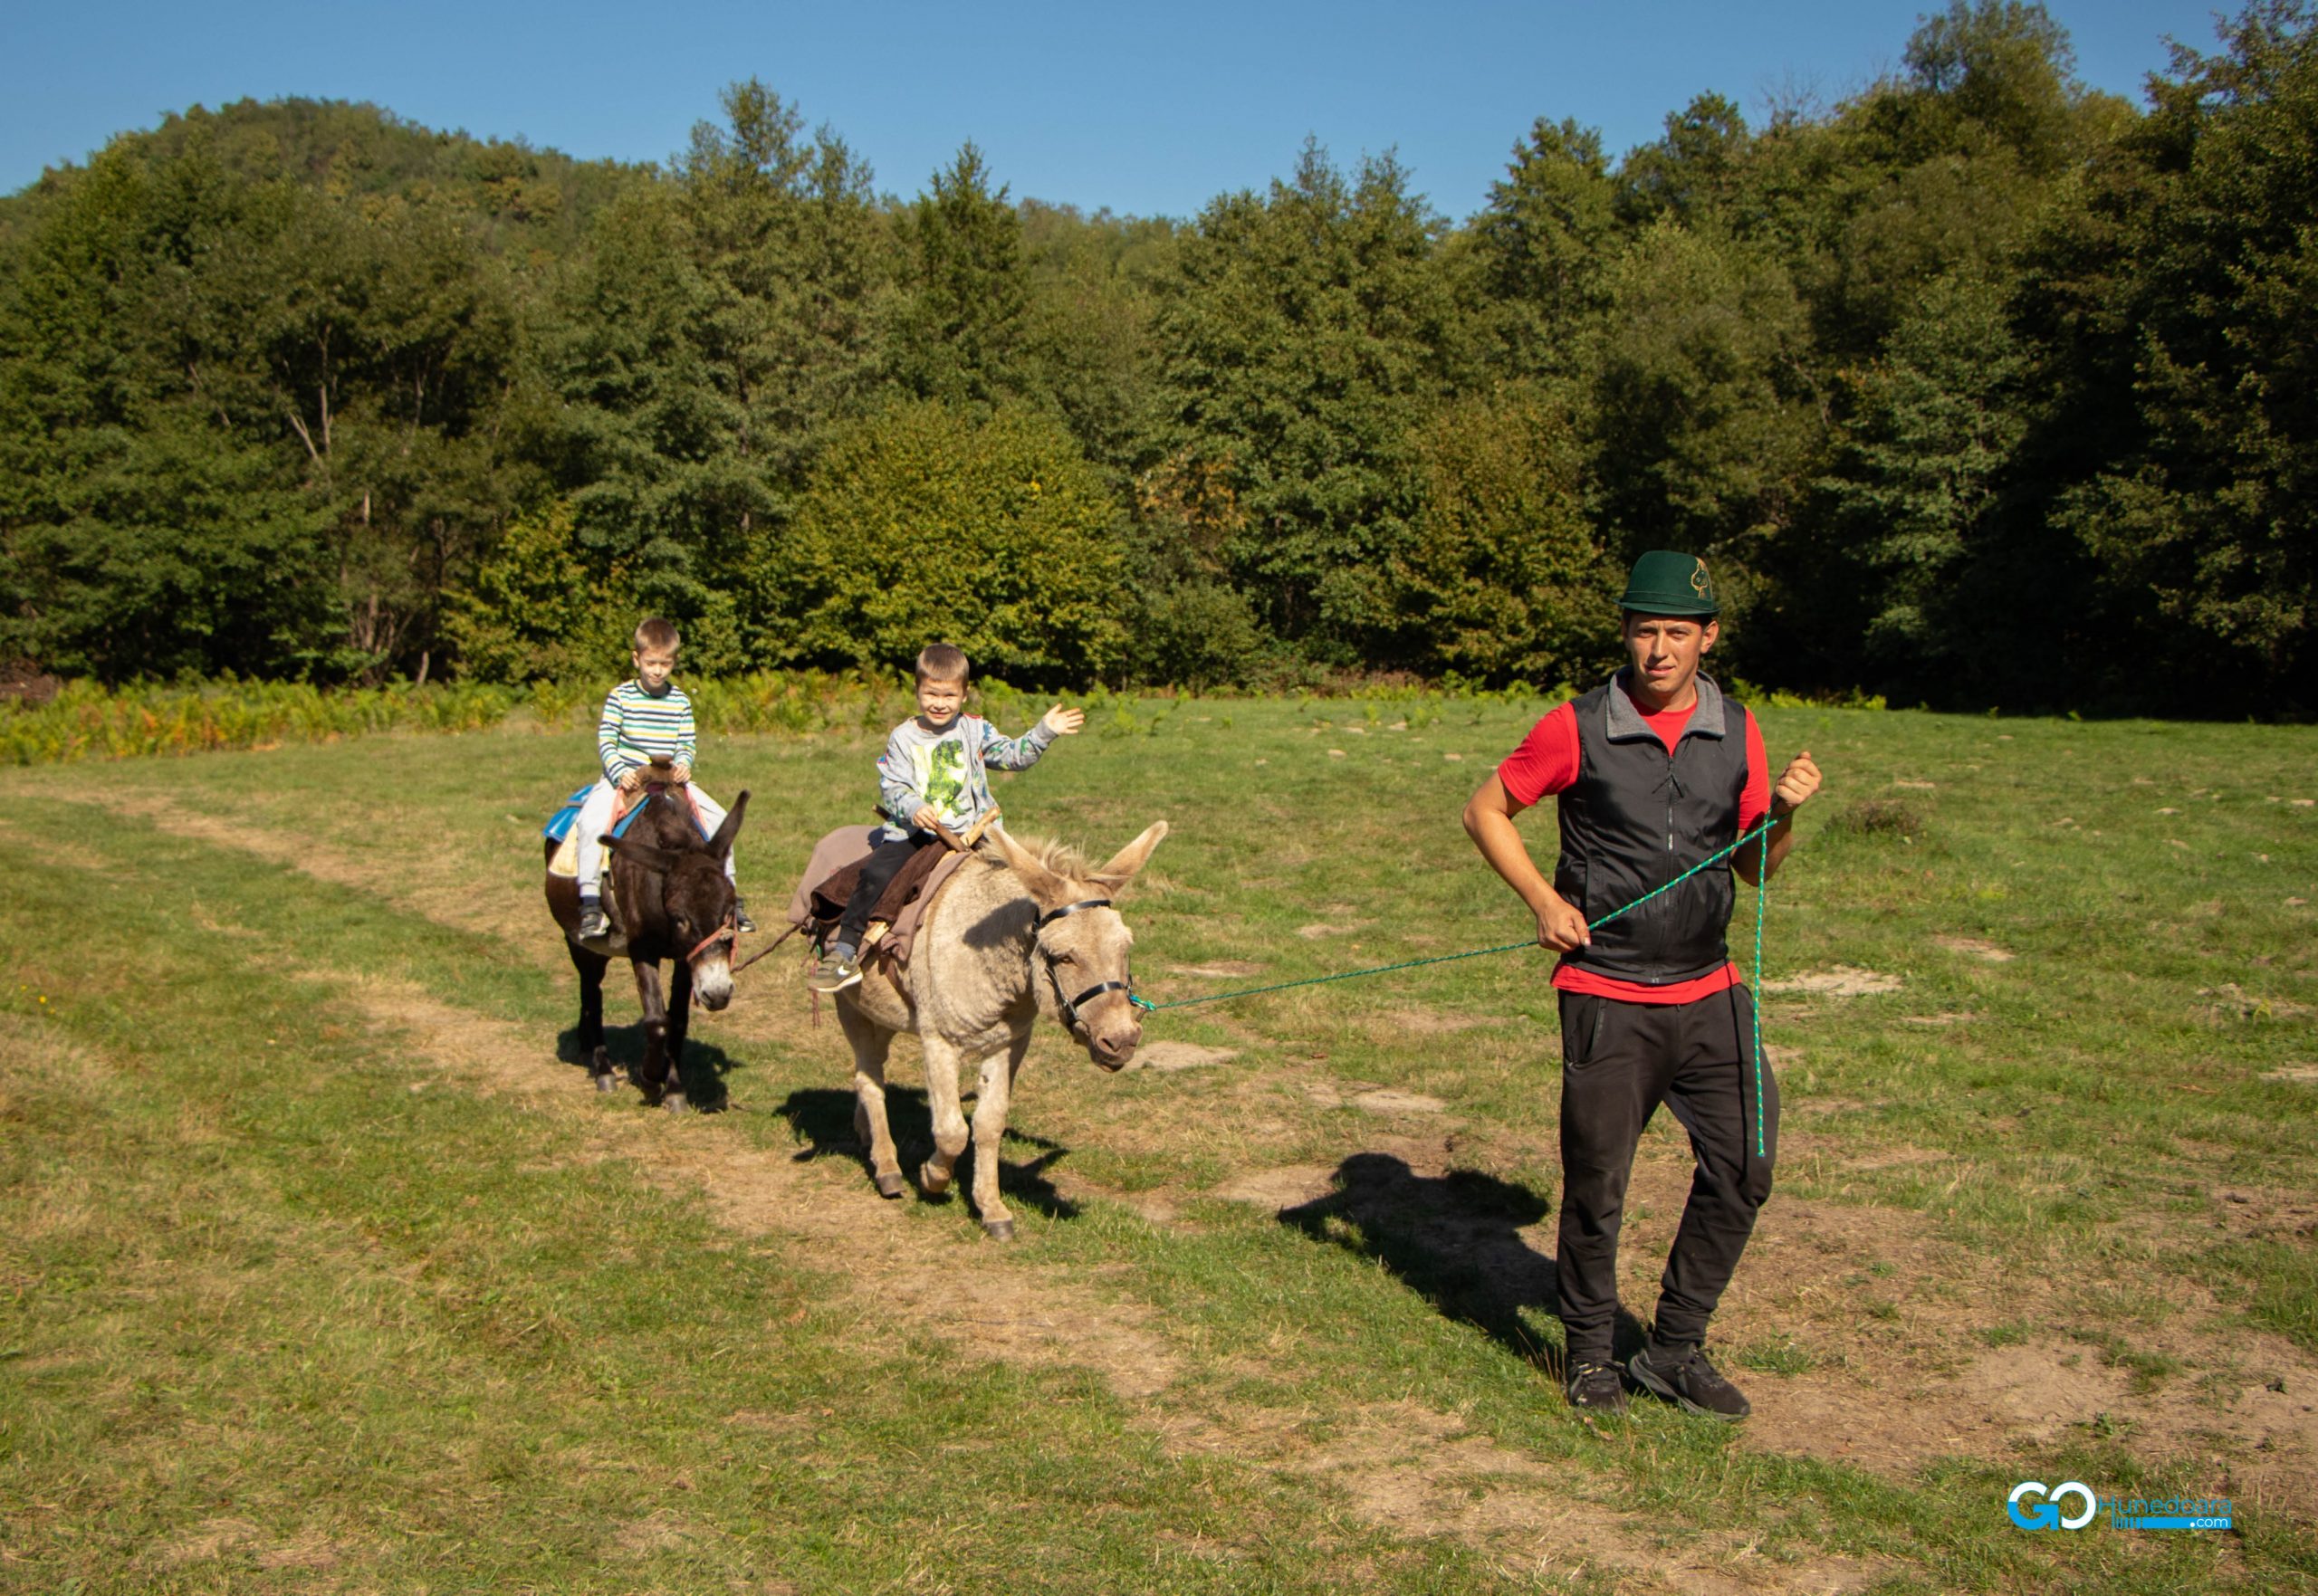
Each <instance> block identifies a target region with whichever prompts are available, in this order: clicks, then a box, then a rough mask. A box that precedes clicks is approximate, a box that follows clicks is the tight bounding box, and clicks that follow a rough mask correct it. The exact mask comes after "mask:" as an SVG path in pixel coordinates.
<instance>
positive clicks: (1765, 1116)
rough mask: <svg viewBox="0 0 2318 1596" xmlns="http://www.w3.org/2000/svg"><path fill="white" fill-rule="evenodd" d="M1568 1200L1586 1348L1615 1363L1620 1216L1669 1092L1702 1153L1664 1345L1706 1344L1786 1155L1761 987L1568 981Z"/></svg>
mask: <svg viewBox="0 0 2318 1596" xmlns="http://www.w3.org/2000/svg"><path fill="white" fill-rule="evenodd" d="M1561 1042H1562V1085H1561V1171H1562V1206H1561V1225H1560V1232H1559V1238H1558V1240H1557V1243H1556V1246H1557V1252H1558V1257H1557V1259H1556V1266H1557V1274H1558V1276H1559V1277H1560V1292H1561V1301H1560V1312H1561V1321H1562V1327H1563V1331H1564V1334H1565V1336H1566V1345H1567V1349H1568V1357H1569V1360H1570V1361H1571V1362H1595V1363H1606V1362H1610V1358H1611V1345H1612V1331H1613V1329H1614V1326H1615V1324H1616V1321H1617V1312H1618V1223H1619V1219H1620V1218H1621V1216H1622V1214H1623V1212H1624V1207H1625V1195H1626V1180H1627V1177H1628V1176H1629V1175H1630V1174H1631V1173H1632V1172H1633V1153H1634V1148H1635V1146H1636V1144H1637V1143H1639V1142H1640V1141H1641V1140H1642V1132H1643V1126H1645V1125H1647V1124H1648V1123H1650V1116H1651V1114H1652V1113H1653V1112H1654V1111H1655V1110H1656V1109H1657V1107H1658V1104H1660V1103H1664V1104H1666V1106H1667V1107H1668V1108H1669V1109H1670V1110H1671V1111H1672V1112H1673V1115H1674V1118H1675V1119H1676V1120H1677V1121H1678V1122H1679V1123H1681V1126H1682V1128H1683V1129H1684V1130H1686V1131H1688V1132H1690V1133H1691V1152H1693V1153H1694V1154H1695V1155H1696V1157H1697V1160H1698V1162H1697V1167H1696V1169H1695V1170H1694V1171H1692V1173H1691V1196H1690V1201H1689V1202H1688V1203H1687V1204H1685V1205H1684V1207H1683V1209H1682V1223H1681V1228H1680V1229H1679V1230H1678V1231H1677V1232H1676V1234H1675V1237H1674V1247H1673V1250H1672V1251H1671V1253H1669V1254H1668V1255H1667V1258H1666V1274H1665V1277H1664V1278H1663V1279H1662V1281H1661V1282H1660V1295H1659V1298H1658V1314H1657V1323H1656V1324H1655V1325H1654V1326H1653V1327H1652V1330H1651V1334H1650V1342H1651V1346H1652V1349H1653V1355H1654V1354H1655V1353H1656V1352H1674V1351H1676V1350H1677V1349H1681V1348H1689V1347H1695V1346H1697V1345H1699V1344H1700V1343H1701V1342H1703V1341H1704V1340H1705V1339H1706V1323H1707V1320H1708V1319H1709V1317H1710V1316H1711V1315H1712V1314H1713V1313H1714V1308H1715V1305H1716V1304H1717V1303H1718V1302H1719V1301H1720V1300H1721V1298H1722V1291H1723V1287H1725V1286H1726V1285H1729V1284H1730V1276H1731V1274H1732V1272H1733V1271H1734V1270H1736V1269H1737V1268H1738V1255H1739V1254H1740V1253H1742V1252H1744V1251H1745V1250H1746V1247H1747V1238H1748V1237H1749V1236H1750V1235H1752V1234H1753V1233H1754V1228H1755V1214H1756V1212H1757V1210H1758V1209H1760V1208H1761V1207H1762V1206H1763V1199H1765V1198H1767V1197H1768V1196H1769V1195H1770V1190H1771V1166H1772V1164H1773V1162H1774V1161H1776V1160H1777V1155H1778V1083H1777V1081H1775V1080H1773V1079H1772V1077H1771V1069H1770V1065H1769V1063H1768V1061H1765V1063H1764V1064H1763V1066H1762V1099H1763V1101H1762V1113H1761V1124H1760V1129H1761V1151H1760V1152H1758V1151H1757V1140H1756V1131H1757V1115H1756V1112H1755V1111H1756V1102H1755V1036H1754V1026H1753V1012H1752V1005H1751V1004H1750V1002H1749V1000H1748V992H1747V989H1746V988H1745V987H1742V986H1733V987H1731V988H1730V989H1729V990H1728V991H1724V992H1717V993H1715V994H1714V995H1713V996H1712V997H1710V998H1701V999H1699V1000H1698V1001H1696V1002H1694V1003H1673V1004H1649V1003H1622V1002H1620V1001H1618V1000H1617V999H1612V998H1597V997H1594V996H1592V995H1590V994H1587V993H1582V992H1564V993H1563V994H1561Z"/></svg>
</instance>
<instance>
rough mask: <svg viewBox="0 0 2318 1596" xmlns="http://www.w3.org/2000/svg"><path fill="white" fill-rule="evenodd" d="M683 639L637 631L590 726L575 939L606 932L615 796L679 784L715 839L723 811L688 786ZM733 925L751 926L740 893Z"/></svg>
mask: <svg viewBox="0 0 2318 1596" xmlns="http://www.w3.org/2000/svg"><path fill="white" fill-rule="evenodd" d="M681 643H682V640H681V639H680V638H679V637H678V636H677V635H676V628H675V626H672V625H670V624H669V623H668V622H666V621H664V620H662V619H660V618H659V617H658V616H653V617H652V618H651V619H649V620H647V621H644V622H642V623H641V624H640V625H638V626H637V628H636V638H635V649H634V652H633V654H632V655H630V658H631V659H632V661H633V662H634V664H635V665H636V674H635V676H634V677H633V678H632V679H631V680H628V681H626V682H623V683H620V684H619V685H618V686H617V687H615V688H613V689H612V690H611V692H610V693H608V694H607V695H606V697H605V699H604V712H603V715H602V717H601V718H600V719H599V721H598V722H597V726H596V754H597V758H598V759H599V761H600V762H601V763H602V766H603V771H604V775H603V779H602V780H600V781H599V782H597V783H596V785H595V786H594V787H593V788H590V789H589V793H588V796H587V797H586V798H584V799H582V800H581V802H580V817H579V820H578V821H577V822H576V824H577V827H578V830H577V832H576V834H575V836H574V838H573V842H574V845H575V848H576V851H577V854H578V859H577V864H578V866H579V874H580V933H579V934H580V940H581V941H594V940H597V939H600V938H602V937H604V936H605V935H607V934H608V933H609V932H610V930H611V925H610V922H609V921H608V919H607V918H606V917H605V914H604V908H603V902H602V898H601V890H602V889H601V886H600V883H601V882H602V880H603V871H604V833H606V832H607V831H609V830H610V829H611V827H612V821H613V809H614V808H615V806H616V805H617V803H618V799H619V798H620V796H621V795H622V794H627V795H631V796H632V795H634V794H636V793H638V792H641V791H643V790H644V788H645V785H646V783H647V782H648V781H660V782H663V783H664V784H666V785H667V786H670V787H680V788H685V791H686V792H687V794H688V795H689V796H690V798H691V799H692V809H693V816H694V819H695V820H697V821H698V823H699V825H700V828H701V832H702V835H704V836H714V834H715V832H716V829H717V827H720V826H722V825H723V824H724V808H723V805H721V804H719V803H718V802H717V801H716V800H715V799H714V798H710V797H709V796H708V795H707V794H706V793H704V792H703V791H701V790H700V788H697V787H694V786H693V785H692V761H693V755H694V744H695V742H696V741H697V738H696V736H695V733H694V726H693V717H692V700H691V699H689V698H687V697H685V690H684V689H683V688H681V687H679V686H677V685H676V684H675V681H674V680H673V678H674V676H675V670H676V650H677V648H678V647H679V646H681ZM724 874H725V877H726V879H728V880H730V881H733V883H734V884H735V886H736V888H737V886H738V884H739V877H738V876H737V874H735V873H734V870H733V856H732V855H731V854H730V853H727V854H726V855H724ZM733 915H734V924H735V927H736V929H738V930H741V931H744V932H749V931H754V930H756V925H755V922H752V921H751V920H750V919H749V912H748V910H747V908H746V907H745V906H743V905H742V903H741V902H740V900H739V898H738V897H737V896H736V897H735V898H734V899H733Z"/></svg>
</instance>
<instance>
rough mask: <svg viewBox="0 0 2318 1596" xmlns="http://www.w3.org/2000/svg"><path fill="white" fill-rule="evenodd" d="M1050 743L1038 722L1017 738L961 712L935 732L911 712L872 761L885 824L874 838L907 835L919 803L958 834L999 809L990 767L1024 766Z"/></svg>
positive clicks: (891, 839)
mask: <svg viewBox="0 0 2318 1596" xmlns="http://www.w3.org/2000/svg"><path fill="white" fill-rule="evenodd" d="M1052 741H1054V733H1053V732H1051V731H1048V730H1047V723H1046V722H1044V721H1043V720H1041V721H1039V722H1037V723H1036V724H1034V725H1032V726H1031V728H1030V730H1029V731H1025V732H1024V733H1022V735H1021V736H1020V737H1001V736H1000V735H999V734H998V731H997V729H996V728H995V727H993V726H992V725H991V723H990V722H988V721H985V720H983V719H982V717H981V716H980V715H960V716H959V717H958V718H957V719H956V720H954V721H953V722H950V724H949V725H947V726H945V727H943V729H942V730H941V731H927V730H926V729H925V728H924V727H923V726H921V725H919V724H918V722H917V717H915V715H913V716H911V717H910V718H909V719H908V720H906V721H904V722H902V723H901V724H900V725H898V726H896V727H895V728H894V734H893V735H892V736H891V737H888V738H887V739H886V751H885V754H884V756H883V757H882V758H880V759H879V760H877V798H878V802H879V803H880V804H881V805H882V806H883V807H884V808H885V811H886V826H885V827H884V829H883V830H881V831H880V832H879V833H878V834H877V838H876V840H877V841H879V842H899V841H901V840H902V839H903V838H905V837H906V836H909V834H910V831H911V829H912V827H911V826H910V818H909V817H911V816H912V815H915V813H917V810H918V807H919V806H920V805H921V804H930V805H932V806H933V807H934V808H935V809H936V810H938V811H939V812H940V813H941V816H942V824H943V825H944V826H947V827H949V828H950V829H951V830H953V831H957V832H963V831H964V830H966V828H967V827H971V826H972V824H973V823H974V822H975V821H976V820H978V819H980V818H981V817H982V816H983V815H984V814H985V813H987V812H988V811H990V810H991V809H994V808H997V807H998V803H997V800H996V799H994V798H991V796H990V773H989V772H990V767H991V766H996V767H997V768H998V769H1001V770H1027V769H1030V767H1031V766H1032V765H1035V764H1037V763H1038V762H1039V755H1040V754H1042V753H1044V752H1046V751H1047V745H1048V744H1049V743H1051V742H1052Z"/></svg>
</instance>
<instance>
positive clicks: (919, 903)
mask: <svg viewBox="0 0 2318 1596" xmlns="http://www.w3.org/2000/svg"><path fill="white" fill-rule="evenodd" d="M877 829H878V828H877V827H871V826H841V827H838V829H837V830H835V831H832V832H830V833H829V835H828V836H824V837H823V838H821V840H820V841H819V842H818V843H816V844H815V845H814V846H813V857H812V859H811V861H810V862H809V864H807V865H806V866H805V874H804V875H803V876H802V877H800V879H799V881H798V883H797V890H796V892H795V893H794V894H791V895H790V900H789V923H790V924H791V925H793V926H795V927H797V928H798V929H799V930H800V931H803V932H809V933H811V934H813V935H815V936H816V937H819V936H820V935H822V934H824V933H826V932H828V931H829V930H830V929H831V928H832V927H834V926H835V925H836V924H837V922H838V920H839V919H841V918H842V917H843V916H844V914H845V906H846V904H847V903H848V902H850V901H851V899H852V897H853V889H854V886H855V885H856V884H857V883H858V882H859V881H860V879H861V867H862V866H863V865H866V864H867V863H868V862H869V852H870V850H871V848H872V847H874V846H876V845H875V843H874V842H873V841H872V840H871V838H872V837H873V836H875V835H876V831H877ZM965 859H966V855H963V854H961V853H958V852H955V851H954V850H953V849H950V848H946V847H943V846H940V845H939V844H935V845H934V846H928V847H923V848H920V849H918V850H917V852H916V853H915V854H913V855H910V858H909V860H908V862H907V863H906V864H905V865H903V866H902V867H901V868H900V869H899V870H898V871H896V872H895V874H894V879H893V880H892V881H891V882H889V883H887V884H886V890H885V892H884V893H883V894H881V895H880V896H879V897H878V899H877V905H876V908H875V909H873V910H872V911H870V914H869V923H870V932H871V935H872V936H873V937H875V938H876V941H874V943H873V944H872V945H871V946H870V947H865V948H864V949H863V950H862V952H863V954H864V955H865V956H867V955H868V954H870V953H871V952H873V951H874V953H875V954H876V956H877V957H878V958H880V959H884V960H888V961H890V962H892V963H894V964H896V965H905V964H907V963H908V962H909V951H910V944H911V943H912V942H913V941H915V940H916V936H917V926H918V922H919V920H920V919H921V917H923V915H924V913H925V910H926V907H927V905H929V904H931V903H933V902H934V894H935V893H936V892H938V891H940V890H941V888H942V884H943V883H944V882H946V881H948V880H949V879H950V877H951V875H952V874H953V873H954V872H955V871H956V870H957V868H958V866H959V865H962V864H963V863H964V862H965ZM880 923H882V924H883V925H884V926H885V927H886V930H885V933H884V934H883V935H882V936H878V935H877V927H878V926H879V924H880Z"/></svg>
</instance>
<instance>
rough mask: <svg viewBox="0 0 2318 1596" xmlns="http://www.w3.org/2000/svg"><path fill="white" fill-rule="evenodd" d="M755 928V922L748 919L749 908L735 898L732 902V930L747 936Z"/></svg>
mask: <svg viewBox="0 0 2318 1596" xmlns="http://www.w3.org/2000/svg"><path fill="white" fill-rule="evenodd" d="M756 928H757V922H755V921H753V920H752V919H750V918H749V906H748V905H747V904H746V903H742V901H741V900H740V898H739V897H738V896H735V897H734V898H733V930H734V931H737V932H740V933H741V934H742V936H747V935H749V934H750V933H752V932H754V931H755V930H756Z"/></svg>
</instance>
